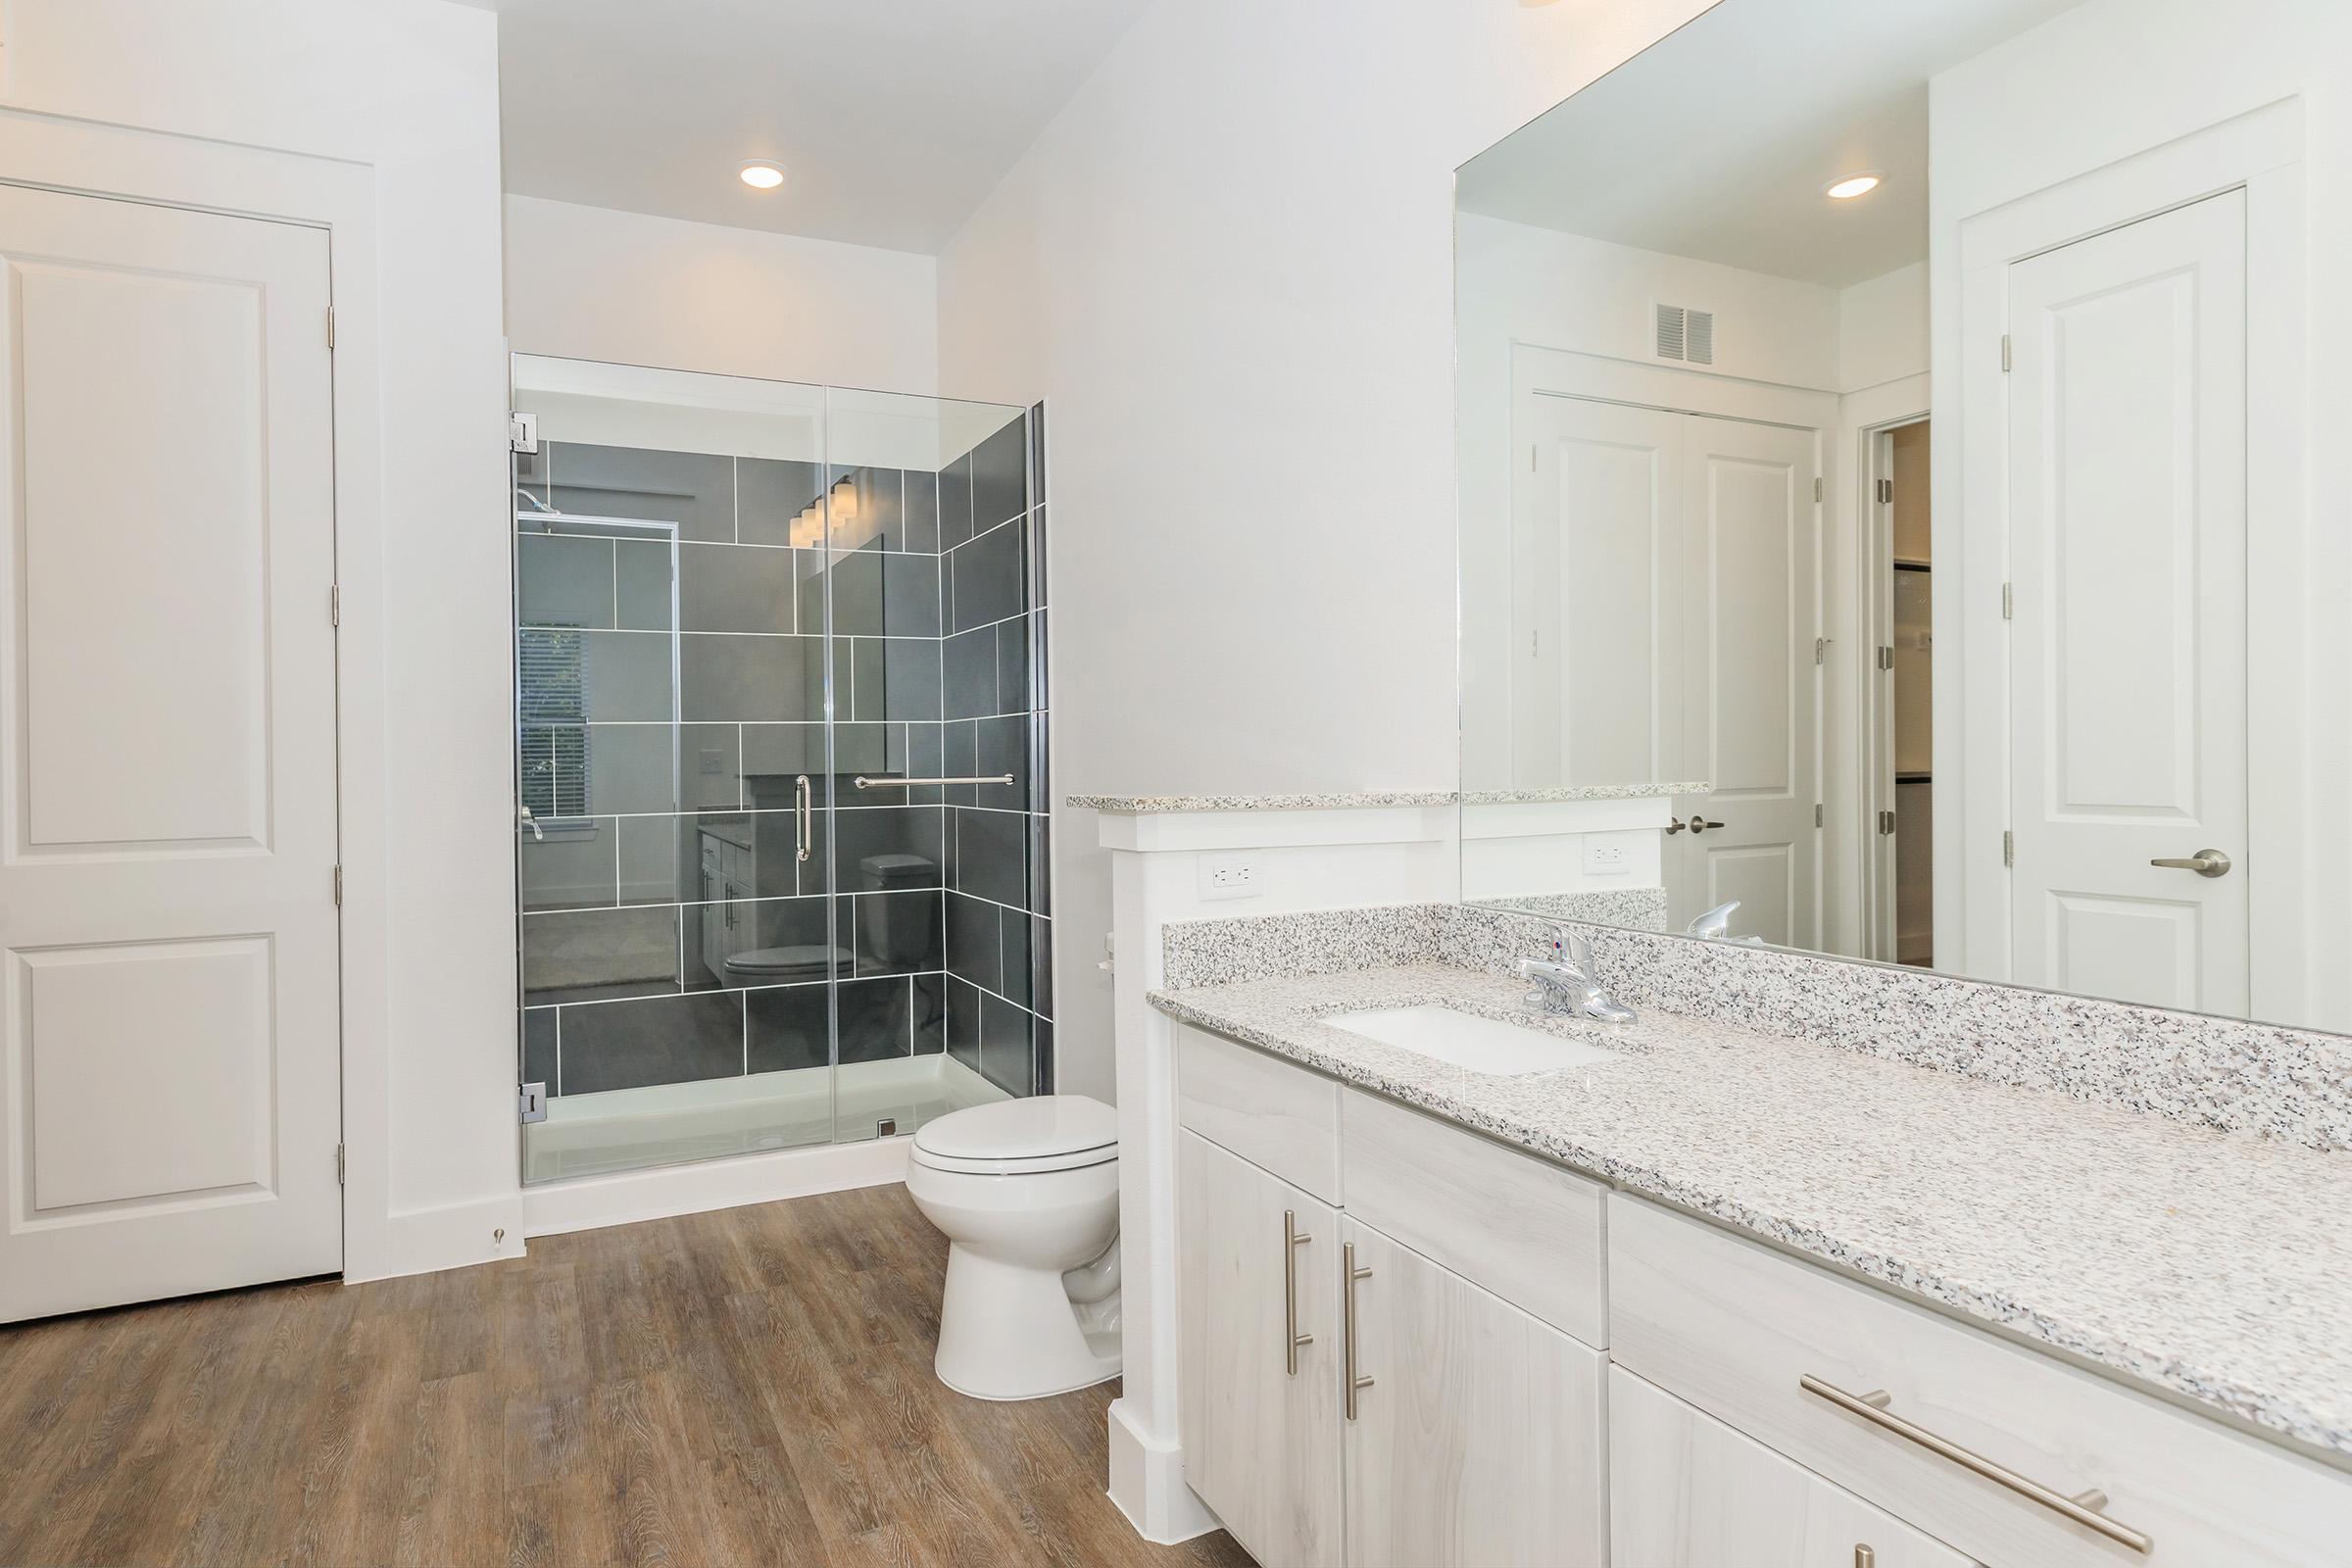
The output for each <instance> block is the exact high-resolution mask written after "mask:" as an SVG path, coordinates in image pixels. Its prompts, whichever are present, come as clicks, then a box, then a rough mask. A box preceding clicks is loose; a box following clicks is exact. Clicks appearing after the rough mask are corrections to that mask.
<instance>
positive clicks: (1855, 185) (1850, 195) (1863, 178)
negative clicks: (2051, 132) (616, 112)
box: [744, 174, 1880, 202]
mask: <svg viewBox="0 0 2352 1568" xmlns="http://www.w3.org/2000/svg"><path fill="white" fill-rule="evenodd" d="M744 177H745V178H746V179H749V178H750V177H751V176H750V175H749V174H746V175H745V176H744ZM1879 177H1880V176H1878V175H1877V174H1848V175H1846V176H1845V177H1844V178H1843V179H1841V180H1839V181H1838V183H1836V184H1835V185H1832V186H1830V187H1828V188H1827V189H1826V190H1824V191H1823V192H1822V194H1823V195H1824V196H1827V197H1829V198H1830V200H1832V201H1834V202H1850V201H1852V200H1853V199H1854V198H1855V197H1857V196H1867V195H1869V194H1870V193H1871V192H1872V191H1874V190H1877V189H1878V188H1879Z"/></svg>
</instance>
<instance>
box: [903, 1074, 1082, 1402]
mask: <svg viewBox="0 0 2352 1568" xmlns="http://www.w3.org/2000/svg"><path fill="white" fill-rule="evenodd" d="M907 1194H908V1196H910V1197H911V1198H913V1200H914V1203H915V1206H916V1207H917V1208H919V1209H921V1210H922V1211H923V1214H924V1217H926V1218H927V1219H929V1220H930V1221H931V1223H932V1224H934V1225H936V1226H938V1227H939V1228H940V1230H941V1231H943V1232H945V1233H946V1235H947V1238H948V1287H947V1295H946V1297H945V1299H943V1300H942V1301H941V1302H940V1308H939V1354H938V1355H937V1357H936V1358H935V1359H934V1361H933V1363H932V1364H933V1365H934V1366H935V1367H936V1368H937V1370H938V1372H939V1380H940V1381H941V1382H942V1383H945V1384H946V1385H947V1386H948V1387H949V1388H951V1389H954V1390H955V1391H956V1393H958V1394H968V1395H970V1396H972V1397H974V1398H980V1399H1036V1398H1042V1397H1045V1396H1047V1395H1049V1394H1066V1393H1068V1392H1069V1391H1070V1390H1072V1389H1083V1388H1087V1387H1090V1386H1092V1385H1094V1384H1097V1383H1101V1382H1103V1380H1104V1379H1106V1378H1114V1377H1117V1376H1118V1375H1119V1244H1118V1237H1119V1148H1118V1121H1117V1116H1116V1113H1115V1112H1113V1111H1112V1110H1111V1108H1110V1107H1109V1106H1108V1105H1105V1104H1103V1103H1102V1102H1101V1101H1099V1100H1089V1099H1087V1098H1086V1097H1085V1096H1083V1095H1041V1096H1039V1097H1037V1098H1036V1099H1033V1100H1007V1101H1002V1102H1000V1103H996V1104H993V1105H975V1106H973V1107H972V1108H971V1109H969V1110H958V1111H956V1112H953V1113H952V1114H950V1115H946V1116H942V1117H940V1118H939V1119H938V1120H937V1121H934V1122H930V1123H928V1124H926V1125H925V1126H924V1127H923V1129H922V1130H921V1131H920V1132H918V1133H916V1134H915V1135H914V1147H913V1150H912V1152H911V1154H910V1156H909V1159H908V1163H907Z"/></svg>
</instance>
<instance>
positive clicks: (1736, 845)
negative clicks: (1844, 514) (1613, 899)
mask: <svg viewBox="0 0 2352 1568" xmlns="http://www.w3.org/2000/svg"><path fill="white" fill-rule="evenodd" d="M1681 422H1682V424H1683V426H1684V432H1685V440H1684V459H1683V461H1684V479H1683V493H1684V496H1685V497H1686V502H1685V513H1686V516H1687V518H1688V524H1687V526H1688V533H1687V535H1686V538H1685V541H1684V543H1683V545H1682V548H1681V550H1680V552H1679V557H1680V565H1679V567H1678V570H1677V572H1676V580H1677V581H1678V582H1679V583H1680V584H1681V599H1682V602H1683V607H1684V608H1683V617H1684V625H1685V626H1686V627H1687V628H1688V634H1687V637H1686V641H1687V643H1688V645H1689V646H1688V653H1687V657H1688V660H1689V665H1688V668H1687V670H1686V672H1685V675H1684V680H1683V709H1682V715H1683V745H1682V755H1683V763H1682V774H1681V776H1682V777H1684V778H1687V779H1690V780H1691V781H1701V780H1703V781H1704V782H1705V783H1706V784H1707V785H1708V786H1709V791H1708V793H1707V794H1706V795H1705V796H1703V797H1688V798H1686V799H1685V800H1684V801H1683V802H1682V803H1681V805H1682V807H1683V808H1684V809H1691V808H1695V809H1696V810H1697V811H1698V812H1699V813H1700V814H1699V815H1698V816H1697V818H1696V820H1697V823H1698V825H1697V826H1695V827H1686V828H1685V829H1684V831H1682V832H1680V833H1677V834H1675V835H1673V838H1672V840H1671V843H1672V845H1673V848H1671V849H1670V850H1669V852H1668V856H1667V865H1668V871H1667V878H1666V898H1667V910H1666V917H1667V921H1668V928H1669V929H1672V930H1680V929H1681V928H1682V927H1683V926H1684V925H1685V924H1686V923H1688V922H1689V920H1690V919H1691V916H1692V915H1694V914H1697V913H1699V912H1701V911H1702V910H1705V909H1709V908H1712V907H1715V906H1716V905H1719V904H1724V903H1728V902H1730V901H1731V900H1733V899H1738V900H1739V901H1740V910H1739V913H1737V914H1736V915H1734V916H1733V919H1732V930H1733V932H1734V934H1736V935H1740V936H1760V937H1762V938H1763V939H1764V940H1765V941H1767V942H1777V943H1786V944H1789V945H1792V946H1795V947H1800V948H1817V947H1819V946H1820V945H1821V940H1820V939H1821V909H1820V893H1819V889H1820V856H1819V853H1818V841H1819V830H1818V829H1817V828H1816V827H1815V826H1814V823H1813V807H1814V803H1815V802H1816V801H1818V800H1819V799H1820V795H1819V793H1818V791H1819V787H1820V785H1819V780H1820V772H1821V734H1820V726H1819V722H1818V709H1819V701H1818V683H1817V681H1816V679H1815V666H1814V663H1813V639H1814V638H1815V637H1816V636H1817V635H1818V634H1819V627H1820V624H1821V569H1820V565H1819V563H1818V552H1817V549H1816V544H1815V534H1816V529H1815V520H1814V519H1815V504H1814V500H1813V481H1814V479H1815V477H1816V476H1817V475H1818V474H1819V473H1820V471H1821V470H1820V466H1819V462H1818V459H1817V458H1816V456H1815V442H1814V432H1812V431H1810V430H1797V429H1790V428H1789V427H1788V426H1785V425H1777V424H1753V423H1749V422H1746V421H1744V420H1739V419H1717V418H1707V417H1699V416H1688V417H1684V418H1683V419H1682V421H1681ZM1685 821H1686V822H1689V821H1691V818H1690V817H1686V818H1685Z"/></svg>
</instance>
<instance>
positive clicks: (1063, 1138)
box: [914, 1095, 1119, 1171]
mask: <svg viewBox="0 0 2352 1568" xmlns="http://www.w3.org/2000/svg"><path fill="white" fill-rule="evenodd" d="M1118 1144H1119V1120H1118V1113H1117V1112H1116V1111H1114V1110H1112V1109H1111V1108H1110V1107H1109V1106H1108V1105H1105V1104H1104V1103H1103V1102H1101V1101H1100V1100H1090V1099H1088V1098H1087V1097H1086V1096H1084V1095H1038V1096H1036V1097H1034V1098H1033V1099H1028V1100H1004V1101H999V1102H998V1103H995V1104H993V1105H974V1106H972V1107H971V1108H970V1109H969V1110H958V1111H953V1112H951V1113H949V1114H948V1115H945V1116H942V1117H940V1118H939V1119H938V1120H937V1121H933V1122H927V1123H925V1124H924V1126H923V1127H922V1129H921V1130H920V1131H918V1132H917V1133H916V1134H915V1135H914V1157H915V1158H916V1159H918V1160H921V1161H922V1162H923V1163H925V1164H935V1165H937V1166H938V1167H939V1168H940V1169H943V1170H970V1169H974V1168H988V1169H1006V1168H1012V1169H1018V1170H1025V1171H1034V1170H1061V1169H1067V1168H1069V1167H1071V1166H1074V1165H1092V1164H1099V1163H1101V1162H1103V1160H1106V1159H1112V1158H1115V1157H1117V1154H1118ZM951 1161H953V1163H950V1162H951Z"/></svg>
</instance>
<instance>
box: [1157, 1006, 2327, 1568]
mask: <svg viewBox="0 0 2352 1568" xmlns="http://www.w3.org/2000/svg"><path fill="white" fill-rule="evenodd" d="M1175 1033H1176V1050H1177V1091H1176V1111H1177V1120H1178V1124H1179V1132H1178V1134H1177V1141H1178V1157H1177V1181H1178V1192H1177V1198H1176V1207H1177V1253H1178V1255H1177V1269H1178V1292H1177V1295H1178V1301H1177V1308H1178V1355H1179V1357H1180V1361H1181V1368H1180V1379H1179V1401H1178V1402H1179V1420H1180V1422H1181V1426H1182V1437H1183V1443H1184V1464H1185V1479H1186V1480H1187V1481H1188V1482H1189V1483H1190V1484H1191V1486H1192V1488H1193V1490H1194V1491H1196V1492H1198V1493H1199V1494H1200V1495H1201V1499H1202V1500H1203V1501H1205V1502H1206V1503H1207V1504H1208V1506H1209V1507H1210V1508H1212V1509H1214V1510H1215V1511H1216V1513H1217V1515H1218V1517H1219V1518H1221V1519H1222V1520H1223V1521H1224V1522H1225V1524H1226V1526H1227V1527H1228V1528H1229V1529H1230V1530H1231V1531H1232V1532H1233V1534H1234V1536H1235V1538H1236V1539H1237V1540H1239V1541H1240V1542H1241V1543H1242V1544H1243V1545H1244V1546H1246V1547H1248V1548H1249V1549H1250V1552H1251V1554H1252V1555H1254V1556H1255V1557H1256V1558H1257V1560H1258V1561H1259V1562H1260V1563H1261V1564H1263V1565H1264V1568H1333V1565H1343V1564H1344V1565H1346V1568H1389V1565H1395V1568H1447V1565H1460V1568H1507V1565H1510V1564H1530V1565H1542V1568H1600V1565H1603V1564H1614V1565H1615V1568H1724V1565H1727V1564H1738V1565H1740V1568H1966V1565H1968V1564H1970V1563H1975V1562H1982V1563H1985V1564H1989V1565H1993V1568H2091V1565H2107V1568H2114V1565H2119V1564H2147V1565H2150V1568H2240V1565H2243V1568H2256V1565H2262V1568H2272V1565H2277V1568H2352V1475H2346V1474H2344V1473H2343V1472H2341V1471H2338V1470H2334V1469H2331V1468H2329V1467H2327V1466H2326V1465H2323V1464H2320V1463H2318V1462H2316V1461H2312V1460H2308V1459H2305V1458H2303V1457H2301V1456H2299V1455H2296V1454H2293V1453H2290V1452H2288V1451H2286V1450H2284V1449H2282V1448H2279V1447H2278V1446H2274V1445H2271V1444H2268V1443H2264V1442H2261V1441H2259V1440H2257V1439H2254V1438H2250V1437H2247V1436H2245V1435H2243V1434H2241V1433H2238V1432H2235V1431H2231V1430H2229V1429H2228V1428H2226V1427H2224V1426H2223V1425H2221V1424H2220V1423H2218V1422H2214V1421H2208V1420H2205V1419H2202V1418H2200V1417H2199V1416H2197V1415H2195V1414H2193V1413H2190V1412H2187V1411H2184V1410H2180V1409H2178V1408H2176V1407H2174V1406H2171V1405H2169V1404H2166V1403H2164V1402H2162V1401H2160V1400H2158V1399H2155V1398H2153V1397H2149V1396H2146V1395H2143V1394H2141V1393H2139V1392H2137V1391H2135V1390H2132V1389H2130V1388H2127V1387H2125V1386H2123V1385H2121V1384H2119V1383H2117V1382H2114V1381H2112V1380H2109V1379H2107V1378H2104V1377H2101V1376H2098V1375H2095V1374H2093V1373H2090V1372H2086V1371H2083V1370H2081V1369H2079V1368H2077V1367H2074V1366H2070V1365H2067V1364H2064V1363H2062V1362H2061V1361H2059V1360H2058V1359H2056V1358H2055V1357H2053V1356H2049V1355H2044V1354H2041V1353H2038V1352H2036V1351H2034V1350H2032V1349H2029V1348H2023V1347H2020V1346H2017V1345H2015V1344H2012V1343H2010V1342H2008V1341H2006V1340H2003V1339H2001V1338H1999V1337H1996V1336H1995V1335H1992V1334H1990V1333H1987V1332H1985V1331H1983V1330H1979V1329H1976V1328H1973V1327H1971V1326H1969V1325H1967V1324H1964V1323H1961V1322H1957V1321H1954V1320H1953V1319H1950V1318H1947V1317H1944V1316H1942V1315H1940V1314H1937V1313H1936V1312H1933V1311H1930V1310H1928V1309H1926V1308H1925V1307H1921V1306H1916V1305H1913V1304H1911V1303H1909V1302H1907V1301H1903V1300H1900V1299H1896V1298H1894V1297H1892V1296H1890V1295H1888V1294H1887V1293H1885V1292H1882V1291H1878V1290H1874V1289H1871V1288H1869V1287H1867V1286H1864V1285H1860V1284H1857V1283H1855V1282H1852V1281H1850V1280H1847V1279H1843V1278H1841V1277H1839V1276H1838V1275H1836V1274H1834V1273H1833V1272H1831V1271H1829V1270H1827V1269H1824V1268H1819V1267H1815V1266H1813V1265H1811V1264H1809V1263H1806V1262H1803V1261H1800V1260H1797V1259H1795V1258H1791V1257H1789V1256H1788V1255H1787V1254H1785V1253H1782V1252H1779V1251H1776V1250H1772V1249H1770V1248H1767V1247H1765V1246H1763V1245H1761V1244H1759V1243H1756V1242H1752V1241H1749V1240H1746V1239H1744V1238H1742V1237H1740V1236H1735V1235H1733V1234H1731V1233H1729V1232H1727V1231H1725V1230H1722V1229H1720V1228H1718V1227H1715V1226H1712V1225H1708V1224H1704V1223H1702V1222H1700V1221H1697V1220H1694V1219H1691V1218H1689V1217H1686V1216H1684V1215H1682V1214H1679V1213H1675V1212H1672V1211H1670V1210H1667V1209H1665V1208H1661V1207H1659V1206H1657V1205H1655V1204H1652V1203H1648V1202H1645V1201H1642V1200H1639V1199H1636V1198H1632V1197H1630V1196H1628V1195H1625V1194H1622V1193H1612V1192H1610V1191H1608V1190H1607V1189H1606V1188H1604V1187H1602V1186H1600V1185H1599V1184H1597V1183H1594V1182H1592V1181H1589V1180H1587V1179H1585V1178H1583V1177H1580V1176H1578V1175H1576V1174H1575V1173H1573V1172H1571V1171H1567V1170H1564V1169H1562V1168H1560V1167H1559V1166H1557V1165H1554V1164H1551V1163H1550V1162H1548V1161H1545V1160H1543V1159H1540V1158H1538V1157H1536V1156H1534V1155H1531V1154H1525V1153H1521V1152H1517V1151H1514V1150H1512V1149H1509V1148H1507V1147H1505V1146H1503V1145H1500V1144H1497V1143H1495V1142H1493V1141H1491V1140H1488V1139H1484V1138H1480V1137H1478V1136H1476V1135H1474V1134H1471V1133H1469V1132H1466V1131H1464V1130H1462V1129H1461V1128H1459V1127H1456V1126H1454V1125H1452V1124H1450V1123H1447V1122H1445V1121H1442V1120H1440V1119H1438V1118H1436V1117H1433V1116H1426V1115H1423V1114H1421V1113H1419V1112H1417V1111H1413V1110H1410V1109H1407V1108H1405V1107H1403V1106H1400V1105H1397V1104H1395V1103H1391V1102H1388V1101H1385V1100H1381V1099H1379V1098H1377V1097H1375V1096H1372V1095H1368V1094H1364V1093H1362V1092H1360V1091H1358V1090H1355V1089H1352V1088H1349V1087H1348V1086H1346V1085H1343V1084H1341V1083H1339V1082H1337V1081H1336V1080H1333V1079H1330V1078H1327V1077H1324V1076H1322V1075H1320V1074H1318V1073H1314V1072H1311V1071H1309V1070H1307V1069H1305V1068H1303V1067H1299V1066H1297V1065H1295V1064H1293V1063H1291V1062H1287V1061H1284V1060H1282V1059H1281V1058H1280V1057H1277V1056H1273V1055H1270V1054H1264V1053H1261V1052H1257V1051H1253V1050H1250V1049H1249V1048H1247V1047H1244V1046H1239V1045H1236V1044H1234V1043H1232V1042H1230V1041H1227V1040H1224V1039H1221V1038H1219V1037H1217V1036H1215V1035H1212V1034H1208V1033H1205V1032H1202V1031H1201V1030H1197V1029H1192V1028H1189V1027H1181V1026H1180V1027H1179V1028H1178V1029H1177V1030H1176V1032H1175ZM1604 1459H1605V1463H1604Z"/></svg>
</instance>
